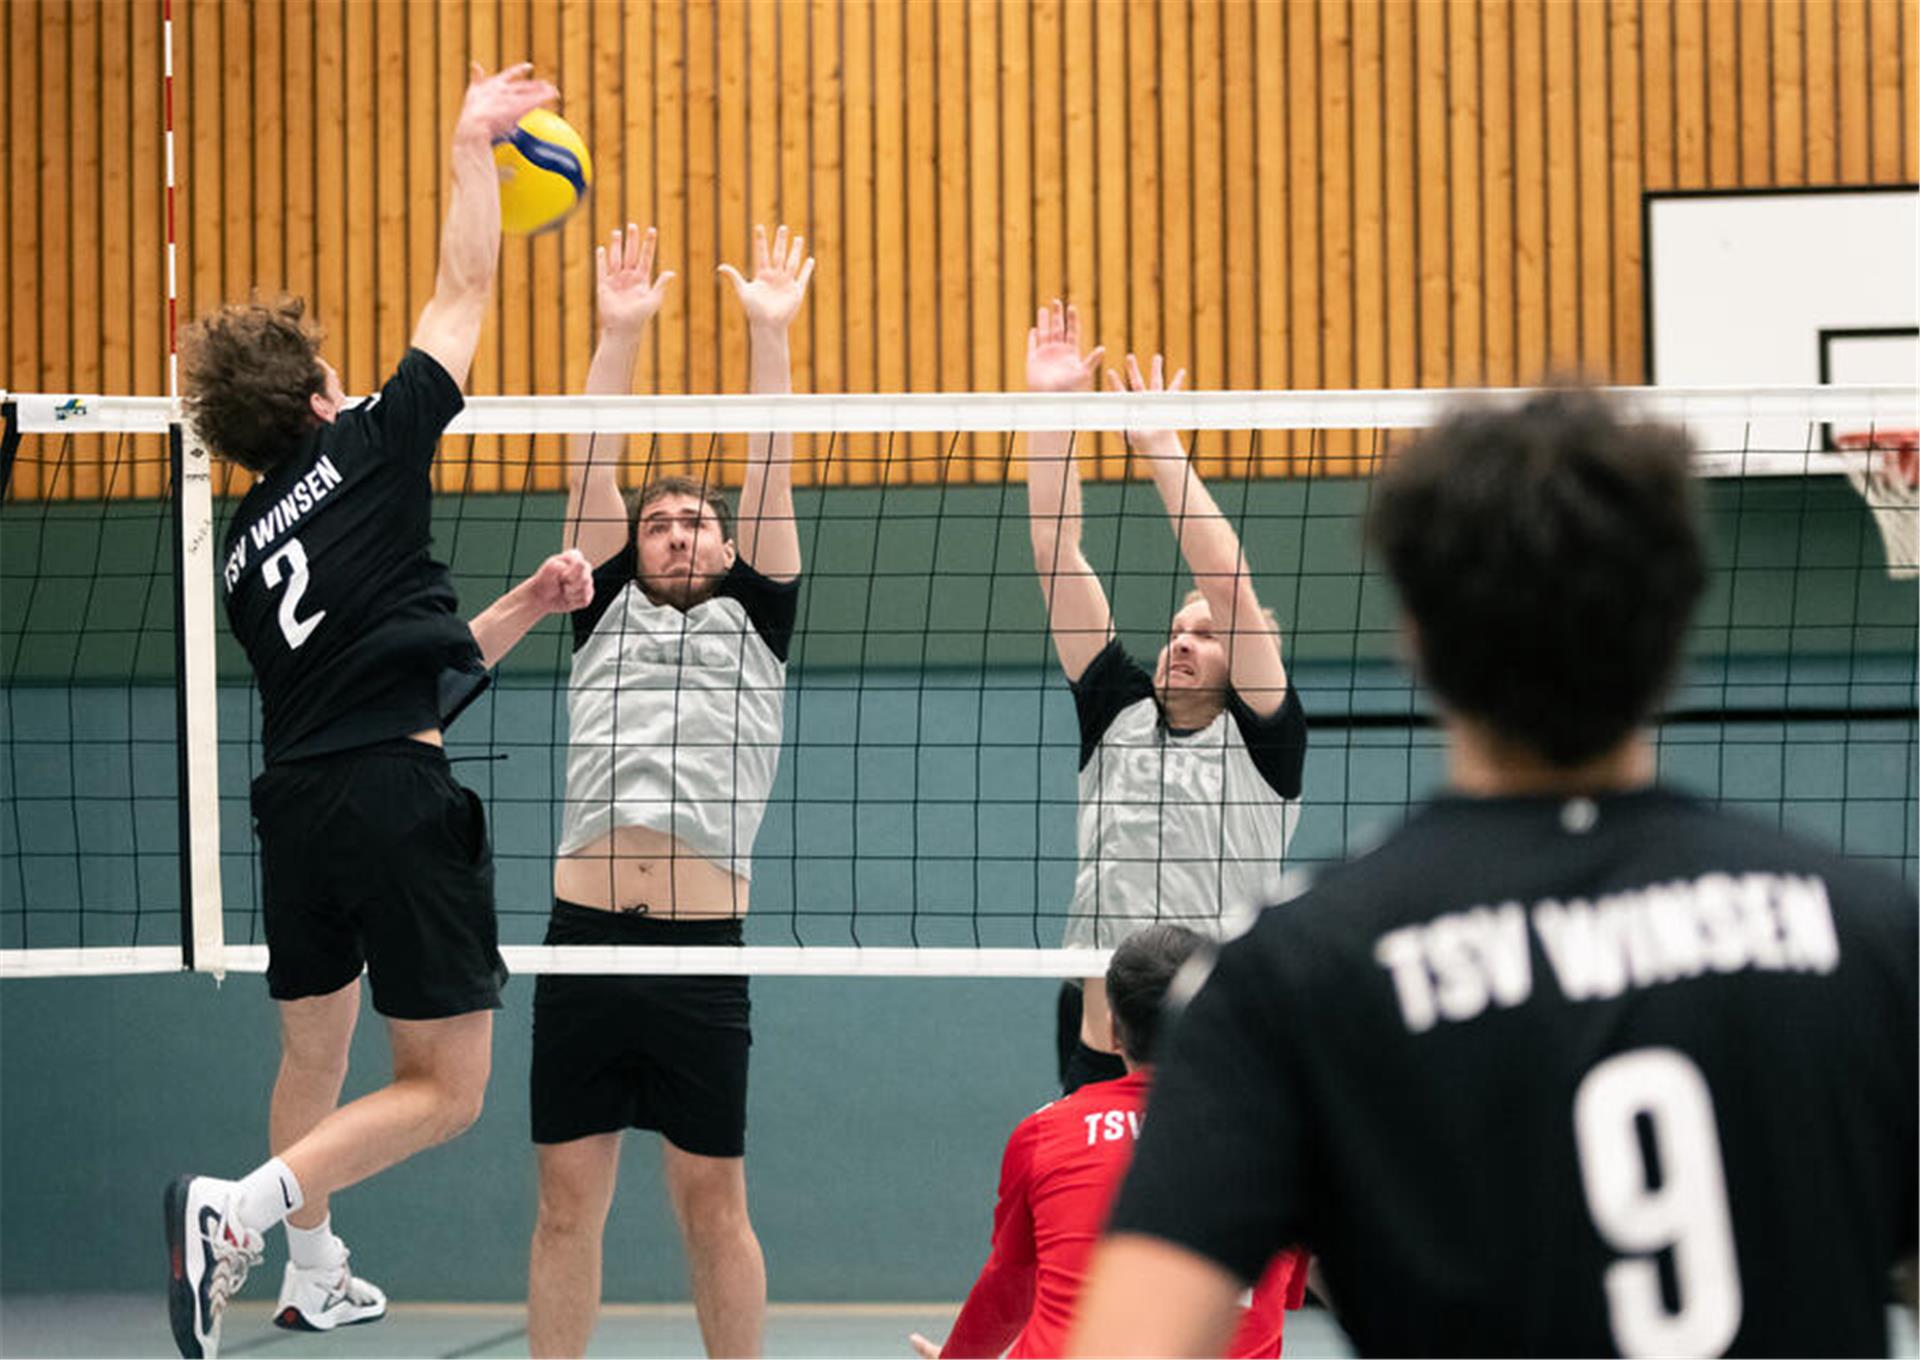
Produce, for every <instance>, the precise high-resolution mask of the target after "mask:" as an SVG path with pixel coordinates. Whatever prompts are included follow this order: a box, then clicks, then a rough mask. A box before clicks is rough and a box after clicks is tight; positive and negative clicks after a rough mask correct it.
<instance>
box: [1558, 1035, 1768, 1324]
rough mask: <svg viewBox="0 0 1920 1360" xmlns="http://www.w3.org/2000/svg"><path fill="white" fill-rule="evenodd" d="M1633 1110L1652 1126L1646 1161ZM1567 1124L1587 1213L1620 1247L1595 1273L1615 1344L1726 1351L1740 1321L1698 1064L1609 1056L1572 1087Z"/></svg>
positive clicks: (1666, 1055)
mask: <svg viewBox="0 0 1920 1360" xmlns="http://www.w3.org/2000/svg"><path fill="white" fill-rule="evenodd" d="M1642 1118H1644V1119H1645V1120H1646V1122H1647V1126H1648V1127H1649V1129H1650V1130H1651V1132H1652V1145H1653V1159H1654V1162H1655V1166H1654V1167H1649V1166H1648V1165H1647V1158H1646V1156H1645V1155H1644V1154H1643V1152H1642V1148H1641V1141H1640V1132H1639V1123H1640V1120H1641V1119H1642ZM1573 1130H1574V1140H1575V1143H1576V1144H1577V1146H1578V1148H1579V1153H1580V1177H1581V1180H1582V1182H1583V1183H1584V1185H1585V1187H1586V1194H1587V1212H1588V1213H1589V1214H1590V1215H1592V1217H1593V1225H1594V1227H1596V1228H1598V1229H1599V1230H1600V1235H1601V1236H1602V1237H1603V1238H1605V1239H1606V1241H1607V1243H1608V1245H1610V1246H1611V1247H1613V1249H1614V1250H1615V1251H1617V1252H1619V1253H1620V1254H1621V1256H1622V1257H1624V1258H1625V1259H1623V1260H1619V1261H1616V1262H1614V1263H1613V1264H1612V1265H1610V1266H1608V1267H1607V1270H1606V1273H1605V1275H1603V1276H1602V1283H1603V1285H1604V1287H1605V1290H1606V1295H1607V1312H1608V1315H1609V1317H1610V1319H1611V1321H1612V1325H1613V1339H1614V1344H1615V1345H1617V1346H1618V1347H1619V1348H1620V1353H1621V1354H1622V1355H1719V1354H1721V1353H1722V1352H1724V1351H1725V1350H1726V1348H1727V1347H1728V1346H1730V1345H1732V1344H1733V1338H1734V1336H1735V1334H1736V1333H1737V1332H1738V1331H1739V1330H1740V1314H1741V1310H1742V1300H1741V1297H1740V1269H1739V1261H1738V1259H1737V1257H1736V1255H1735V1252H1734V1245H1733V1220H1732V1218H1731V1216H1730V1215H1729V1214H1728V1211H1727V1178H1726V1173H1725V1172H1724V1171H1723V1170H1722V1169H1721V1160H1720V1136H1719V1133H1718V1132H1717V1130H1716V1128H1715V1125H1714V1118H1713V1097H1712V1095H1711V1093H1710V1092H1709V1091H1708V1090H1707V1081H1706V1078H1705V1077H1704V1076H1702V1075H1701V1073H1700V1069H1699V1068H1698V1067H1696V1066H1695V1065H1694V1064H1693V1062H1692V1060H1690V1059H1689V1058H1687V1057H1686V1055H1684V1054H1682V1053H1679V1052H1677V1051H1675V1050H1674V1049H1670V1048H1641V1049H1635V1050H1633V1051H1631V1052H1628V1053H1622V1054H1619V1055H1618V1056H1616V1057H1612V1058H1609V1059H1607V1060H1606V1061H1605V1062H1603V1063H1600V1064H1599V1065H1597V1066H1596V1067H1594V1069H1593V1070H1592V1071H1590V1072H1588V1073H1587V1075H1586V1077H1585V1078H1584V1079H1583V1080H1582V1081H1581V1083H1580V1088H1579V1090H1577V1091H1576V1092H1574V1097H1573ZM1656 1168H1657V1174H1658V1178H1659V1185H1658V1186H1655V1185H1653V1184H1652V1182H1653V1180H1654V1175H1655V1171H1656ZM1667 1248H1671V1249H1672V1251H1673V1275H1674V1281H1675V1284H1676V1286H1677V1289H1676V1293H1677V1295H1678V1305H1679V1306H1678V1308H1677V1309H1675V1310H1673V1311H1669V1310H1668V1308H1667V1306H1666V1302H1665V1300H1664V1299H1663V1298H1662V1297H1661V1293H1660V1267H1659V1262H1658V1260H1657V1259H1656V1257H1657V1255H1658V1253H1659V1252H1661V1251H1662V1250H1664V1249H1667Z"/></svg>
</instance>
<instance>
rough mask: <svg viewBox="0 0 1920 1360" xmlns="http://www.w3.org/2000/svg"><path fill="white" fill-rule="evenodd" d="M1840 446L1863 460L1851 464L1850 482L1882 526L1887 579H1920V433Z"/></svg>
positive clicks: (1857, 437)
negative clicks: (1858, 455)
mask: <svg viewBox="0 0 1920 1360" xmlns="http://www.w3.org/2000/svg"><path fill="white" fill-rule="evenodd" d="M1834 443H1835V444H1837V445H1838V446H1839V447H1840V448H1841V449H1842V450H1845V451H1848V452H1858V453H1860V454H1862V455H1863V456H1862V457H1861V458H1860V459H1859V460H1857V461H1856V460H1854V459H1848V460H1847V480H1848V481H1849V482H1852V483H1853V489H1854V490H1855V491H1858V492H1859V493H1860V495H1861V496H1862V497H1864V498H1865V500H1866V502H1867V508H1868V509H1869V510H1871V511H1873V517H1874V519H1875V520H1877V521H1878V522H1879V525H1880V537H1881V538H1882V539H1883V540H1884V541H1885V543H1886V546H1887V575H1889V576H1892V577H1895V578H1897V579H1901V580H1908V579H1911V578H1913V577H1916V576H1920V430H1869V431H1866V432H1864V433H1856V434H1843V435H1839V436H1837V437H1836V438H1835V439H1834Z"/></svg>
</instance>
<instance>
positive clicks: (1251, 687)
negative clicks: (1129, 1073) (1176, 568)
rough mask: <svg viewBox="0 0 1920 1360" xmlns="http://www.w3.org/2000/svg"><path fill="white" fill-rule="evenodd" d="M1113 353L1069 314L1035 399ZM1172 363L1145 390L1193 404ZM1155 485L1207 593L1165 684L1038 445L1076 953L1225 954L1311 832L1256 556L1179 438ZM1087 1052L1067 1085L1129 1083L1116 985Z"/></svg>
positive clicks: (1130, 366)
mask: <svg viewBox="0 0 1920 1360" xmlns="http://www.w3.org/2000/svg"><path fill="white" fill-rule="evenodd" d="M1102 353H1103V351H1102V350H1100V349H1095V350H1093V351H1092V352H1091V353H1089V354H1084V355H1083V354H1082V353H1081V351H1080V317H1079V314H1078V312H1077V311H1076V310H1075V309H1074V308H1072V307H1067V306H1063V305H1062V304H1061V303H1060V302H1059V301H1058V300H1057V299H1056V300H1055V301H1054V303H1053V305H1052V306H1050V307H1043V308H1041V309H1040V312H1039V315H1038V316H1037V317H1036V319H1035V323H1034V328H1033V329H1032V330H1031V331H1030V332H1028V335H1027V387H1028V389H1029V390H1031V391H1035V392H1077V391H1085V390H1087V389H1088V388H1090V387H1092V385H1093V380H1094V374H1095V373H1097V372H1098V371H1099V366H1100V357H1101V354H1102ZM1181 376H1182V375H1180V374H1176V375H1175V376H1174V378H1173V381H1172V382H1171V383H1168V382H1167V381H1166V380H1165V373H1164V369H1163V366H1162V361H1161V360H1160V359H1159V358H1158V357H1156V358H1155V359H1154V360H1153V362H1152V367H1151V376H1150V379H1149V378H1148V377H1146V376H1143V375H1142V374H1141V372H1140V368H1139V366H1138V365H1137V364H1136V363H1135V361H1134V358H1133V356H1132V355H1128V356H1127V379H1126V381H1125V382H1124V383H1123V382H1122V380H1121V379H1120V377H1119V375H1117V374H1112V373H1110V374H1109V379H1110V381H1111V383H1112V385H1113V387H1114V388H1115V389H1117V390H1126V388H1127V387H1129V386H1130V387H1131V389H1132V390H1134V391H1136V392H1140V391H1156V392H1157V391H1162V390H1178V389H1179V386H1180V381H1181ZM1128 444H1129V447H1130V449H1131V451H1132V453H1133V454H1134V456H1135V457H1137V458H1139V459H1141V460H1142V461H1144V462H1145V463H1146V465H1147V468H1148V470H1149V471H1150V472H1151V473H1152V475H1153V484H1154V487H1155V488H1156V489H1157V490H1158V491H1159V493H1160V499H1161V501H1162V502H1163V503H1164V504H1165V506H1166V510H1167V518H1168V520H1169V522H1170V523H1171V524H1172V526H1173V531H1174V535H1175V537H1176V539H1177V540H1178V541H1179V545H1180V555H1181V557H1182V558H1183V559H1184V560H1185V561H1186V564H1187V569H1188V570H1189V571H1191V572H1192V573H1193V582H1194V585H1195V586H1196V587H1198V589H1197V590H1195V591H1194V592H1193V593H1192V594H1191V595H1189V596H1188V597H1187V599H1186V601H1185V603H1183V604H1182V605H1181V607H1180V608H1179V610H1177V611H1176V612H1175V614H1174V616H1173V622H1172V624H1171V627H1170V629H1169V636H1168V639H1167V644H1166V646H1165V647H1163V648H1161V650H1160V655H1159V658H1158V660H1157V662H1156V663H1155V666H1154V669H1153V670H1152V671H1151V672H1149V671H1148V670H1147V669H1146V668H1145V667H1143V666H1141V665H1140V664H1139V663H1138V662H1136V661H1135V660H1134V659H1133V658H1132V657H1130V656H1128V655H1127V653H1126V650H1125V649H1124V648H1122V647H1121V645H1120V642H1119V640H1118V639H1117V638H1116V637H1115V636H1114V631H1113V614H1112V611H1111V609H1110V608H1109V606H1108V604H1107V596H1106V592H1105V591H1104V590H1103V589H1102V588H1101V585H1100V578H1099V577H1098V576H1096V575H1094V572H1093V568H1092V567H1091V566H1089V565H1088V563H1087V559H1086V557H1085V556H1084V555H1083V553H1082V552H1081V548H1080V473H1079V470H1078V469H1077V468H1076V467H1075V465H1074V461H1073V453H1072V450H1071V447H1070V443H1069V440H1068V437H1067V435H1066V434H1064V433H1049V434H1035V435H1032V436H1030V437H1029V438H1028V440H1027V515H1028V525H1029V528H1030V530H1031V535H1032V540H1033V566H1034V570H1035V571H1036V572H1037V573H1038V574H1039V577H1040V591H1041V594H1042V596H1043V597H1044V598H1045V600H1046V606H1047V626H1048V628H1049V630H1050V631H1051V633H1052V635H1053V646H1054V651H1055V653H1056V654H1057V655H1058V657H1059V659H1060V669H1061V670H1063V671H1065V672H1066V676H1067V682H1068V684H1069V685H1071V686H1072V688H1073V699H1074V706H1075V708H1076V710H1077V711H1078V713H1079V717H1080V807H1079V828H1078V830H1079V851H1080V865H1079V872H1078V874H1077V875H1076V877H1075V880H1074V890H1073V908H1072V912H1071V915H1070V916H1069V919H1068V924H1067V931H1066V945H1067V947H1068V948H1087V949H1096V948H1097V949H1111V948H1113V947H1114V946H1115V945H1116V944H1118V943H1119V942H1120V940H1121V939H1122V938H1124V937H1125V936H1126V935H1127V934H1128V933H1129V932H1131V931H1133V930H1134V929H1136V928H1138V927H1139V926H1140V925H1141V924H1142V923H1144V922H1150V921H1169V922H1173V923H1175V924H1178V925H1184V926H1188V927H1190V928H1191V929H1194V930H1197V931H1199V932H1200V933H1202V934H1203V935H1206V936H1208V937H1210V938H1213V939H1219V938H1221V937H1223V936H1224V935H1229V934H1232V933H1233V932H1235V931H1237V930H1241V929H1244V928H1245V927H1246V925H1247V924H1248V922H1250V921H1251V920H1252V918H1253V914H1254V912H1255V911H1257V910H1259V909H1260V908H1261V907H1264V906H1268V905H1270V904H1271V903H1273V902H1275V901H1277V900H1278V899H1279V897H1280V893H1281V884H1280V860H1281V856H1282V855H1283V854H1284V853H1285V851H1286V845H1287V840H1288V838H1289V837H1290V836H1291V835H1292V832H1293V827H1294V825H1295V823H1296V821H1297V820H1298V815H1299V806H1298V802H1297V800H1298V799H1299V797H1300V774H1301V767H1302V764H1303V763H1304V761H1305V759H1306V749H1307V727H1306V718H1305V715H1304V712H1303V710H1302V708H1301V705H1300V696H1299V695H1298V694H1297V693H1296V692H1295V691H1294V689H1293V687H1292V685H1290V684H1289V683H1288V681H1287V669H1286V666H1285V665H1284V664H1283V663H1282V661H1281V659H1280V631H1279V628H1278V626H1277V625H1276V624H1275V622H1274V620H1273V617H1272V615H1271V614H1269V613H1268V612H1267V611H1266V609H1264V608H1263V607H1262V606H1261V603H1260V599H1259V596H1258V595H1257V594H1256V592H1255V590H1254V585H1253V574H1252V569H1251V568H1250V567H1249V566H1248V565H1247V560H1246V557H1245V555H1244V554H1243V553H1242V552H1241V550H1240V541H1239V539H1238V538H1237V537H1236V536H1235V534H1234V532H1233V526H1232V525H1231V524H1230V523H1228V521H1227V518H1226V516H1225V515H1223V514H1221V513H1220V509H1219V507H1218V506H1217V505H1216V504H1215V503H1214V500H1213V497H1212V496H1211V495H1210V494H1209V493H1208V491H1207V488H1206V486H1205V484H1204V483H1202V482H1201V480H1200V477H1199V474H1197V473H1196V472H1195V471H1194V470H1193V467H1192V465H1191V464H1190V463H1189V462H1188V461H1187V456H1186V451H1185V450H1184V449H1183V448H1182V447H1181V445H1180V440H1179V438H1178V437H1177V436H1176V435H1174V434H1172V433H1169V432H1167V431H1152V432H1141V433H1133V434H1130V435H1128ZM1082 988H1083V996H1084V1003H1083V1008H1082V1018H1081V1025H1080V1038H1079V1043H1078V1044H1077V1045H1076V1046H1075V1048H1074V1051H1073V1054H1072V1056H1071V1057H1070V1058H1069V1060H1068V1062H1067V1064H1066V1072H1065V1074H1064V1077H1065V1079H1064V1081H1063V1083H1062V1084H1063V1085H1064V1086H1065V1087H1066V1089H1067V1090H1069V1091H1071V1090H1073V1089H1074V1088H1075V1087H1077V1086H1079V1085H1080V1084H1082V1083H1083V1082H1087V1081H1101V1080H1112V1079H1113V1078H1115V1077H1119V1076H1121V1075H1123V1074H1124V1072H1125V1067H1124V1064H1123V1063H1122V1062H1121V1060H1120V1058H1119V1057H1118V1056H1116V1055H1114V1054H1113V1053H1112V1051H1111V1050H1110V1049H1109V1047H1108V1045H1109V1043H1110V1042H1111V1041H1110V1039H1109V1037H1108V1025H1107V1006H1106V996H1105V983H1104V981H1103V980H1102V979H1101V978H1099V977H1090V978H1087V979H1085V980H1084V981H1083V983H1082Z"/></svg>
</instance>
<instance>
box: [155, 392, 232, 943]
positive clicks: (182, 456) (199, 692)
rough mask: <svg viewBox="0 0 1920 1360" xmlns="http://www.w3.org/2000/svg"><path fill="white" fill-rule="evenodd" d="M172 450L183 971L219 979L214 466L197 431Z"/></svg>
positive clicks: (180, 435)
mask: <svg viewBox="0 0 1920 1360" xmlns="http://www.w3.org/2000/svg"><path fill="white" fill-rule="evenodd" d="M168 439H169V442H170V443H171V446H172V450H173V486H174V490H173V495H174V513H175V523H176V526H177V528H178V530H179V534H178V537H177V538H176V540H175V547H174V568H175V569H174V590H175V591H176V592H177V594H176V596H175V609H176V611H177V612H176V617H177V620H178V625H179V626H178V630H177V632H176V634H175V636H176V638H177V647H178V654H177V657H176V664H177V666H178V670H177V672H176V675H177V679H176V681H175V683H176V685H177V687H178V688H177V691H176V698H177V702H178V713H179V727H178V732H179V742H180V911H181V920H180V944H181V949H182V951H183V952H182V955H181V959H180V963H181V966H183V967H186V968H191V969H193V970H194V971H195V972H200V973H212V974H213V975H214V976H215V977H221V976H223V975H224V974H225V972H226V961H225V958H224V950H223V946H224V943H225V941H224V932H225V924H224V919H223V913H222V911H221V902H220V719H219V708H218V693H217V690H218V685H219V678H218V676H217V675H216V674H215V649H214V628H215V623H214V597H213V582H214V578H215V576H216V574H217V573H218V571H219V566H220V563H219V557H220V551H219V544H218V543H217V542H216V540H215V538H214V532H213V462H212V459H211V457H210V456H209V454H208V452H207V449H206V446H205V445H203V444H202V443H201V442H200V440H199V439H198V438H197V437H196V436H195V435H194V433H193V431H192V429H191V428H190V427H189V426H187V425H185V424H182V423H180V422H177V421H176V422H175V423H173V424H172V425H171V426H170V427H169V429H168Z"/></svg>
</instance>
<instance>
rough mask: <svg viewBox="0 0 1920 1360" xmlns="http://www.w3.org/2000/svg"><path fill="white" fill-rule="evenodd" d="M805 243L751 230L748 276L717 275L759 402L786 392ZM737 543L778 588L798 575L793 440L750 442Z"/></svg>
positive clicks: (809, 266) (805, 272)
mask: <svg viewBox="0 0 1920 1360" xmlns="http://www.w3.org/2000/svg"><path fill="white" fill-rule="evenodd" d="M805 247H806V238H805V237H803V236H800V235H798V234H795V235H794V236H793V237H792V239H791V240H789V239H788V236H787V228H786V226H785V225H784V224H783V225H782V226H781V227H780V228H779V229H778V230H777V231H775V232H774V236H773V245H772V247H771V248H769V247H768V245H767V229H766V228H765V227H758V226H757V227H755V228H754V229H753V256H754V258H753V277H752V278H751V279H743V278H741V277H740V271H739V270H737V269H735V268H734V267H733V266H732V265H730V264H723V265H721V266H720V268H719V271H718V272H720V273H721V274H724V275H726V278H727V281H728V282H729V283H731V284H732V285H733V292H734V296H735V297H737V298H739V299H740V309H741V310H742V311H743V312H745V313H746V317H747V337H748V344H749V346H750V351H751V353H750V359H749V363H750V367H751V379H750V384H751V388H752V390H753V392H755V393H756V394H759V395H766V394H770V393H780V392H791V391H792V390H793V364H792V361H791V359H790V358H789V356H788V351H787V327H788V326H790V325H792V324H793V318H794V317H795V315H797V314H798V313H799V311H800V304H801V303H802V302H804V301H805V300H806V296H807V282H808V280H810V279H811V278H812V277H813V257H812V256H811V255H808V254H807V253H806V250H805ZM735 543H736V544H737V545H738V547H739V549H740V556H741V559H742V560H744V561H745V562H746V564H747V565H748V566H750V567H752V568H753V569H754V570H755V571H757V572H759V573H760V574H761V575H762V576H767V577H770V578H772V579H773V580H776V581H791V580H793V579H794V578H795V577H797V576H798V575H799V574H800V530H799V527H798V526H797V525H796V524H795V523H794V518H793V436H792V435H790V434H774V435H760V434H756V435H753V436H750V437H749V439H748V441H747V473H746V477H745V479H744V481H743V482H742V483H741V486H740V523H739V528H738V530H737V531H736V534H735Z"/></svg>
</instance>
